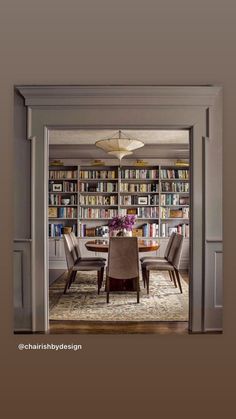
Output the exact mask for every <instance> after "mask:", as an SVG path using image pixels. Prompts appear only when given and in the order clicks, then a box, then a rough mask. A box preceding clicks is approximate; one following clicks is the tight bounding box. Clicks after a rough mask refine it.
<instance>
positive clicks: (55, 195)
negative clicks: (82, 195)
mask: <svg viewBox="0 0 236 419" xmlns="http://www.w3.org/2000/svg"><path fill="white" fill-rule="evenodd" d="M48 220H49V226H48V234H49V237H51V238H58V237H62V234H63V232H64V231H65V228H66V227H70V228H72V231H74V233H75V234H76V235H77V234H78V167H77V166H49V179H48Z"/></svg>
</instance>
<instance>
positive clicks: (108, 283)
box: [106, 276, 110, 304]
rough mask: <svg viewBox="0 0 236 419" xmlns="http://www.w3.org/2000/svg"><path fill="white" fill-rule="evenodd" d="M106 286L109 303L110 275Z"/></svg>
mask: <svg viewBox="0 0 236 419" xmlns="http://www.w3.org/2000/svg"><path fill="white" fill-rule="evenodd" d="M106 288H107V304H108V303H109V293H110V279H109V276H107V278H106Z"/></svg>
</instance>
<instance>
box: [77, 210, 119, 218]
mask: <svg viewBox="0 0 236 419" xmlns="http://www.w3.org/2000/svg"><path fill="white" fill-rule="evenodd" d="M117 215H118V211H117V209H107V208H80V218H87V219H88V218H112V217H116V216H117Z"/></svg>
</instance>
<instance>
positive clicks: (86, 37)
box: [0, 0, 236, 419]
mask: <svg viewBox="0 0 236 419" xmlns="http://www.w3.org/2000/svg"><path fill="white" fill-rule="evenodd" d="M14 3H15V7H14V6H13V2H9V1H5V0H3V1H2V3H1V4H2V7H1V15H0V19H1V42H0V60H1V66H0V73H1V77H0V142H1V143H0V146H1V153H0V173H1V175H0V179H1V180H3V179H4V181H3V182H2V185H1V197H2V199H1V206H0V212H1V217H0V220H1V223H2V226H1V232H4V233H5V234H4V240H2V241H1V243H0V246H1V249H0V255H1V260H0V263H1V276H2V278H3V280H2V282H1V293H0V310H1V340H2V341H4V343H5V344H4V346H2V347H1V351H2V354H3V350H4V349H5V353H4V354H3V356H2V359H3V360H4V359H5V355H6V356H9V351H10V355H11V362H10V363H9V362H6V363H5V368H2V377H4V380H5V381H4V388H5V390H6V392H5V394H4V401H3V402H2V405H1V408H2V409H4V406H5V409H6V414H5V417H7V416H9V417H12V418H13V417H18V416H21V413H22V412H23V410H24V411H25V412H24V417H25V418H27V419H28V418H31V417H32V416H34V417H45V403H44V401H46V402H47V406H48V407H47V411H48V412H50V411H51V410H52V411H53V412H54V414H55V415H58V416H61V417H68V414H69V415H71V417H73V416H76V414H78V404H77V403H75V400H78V399H79V409H80V413H81V415H82V414H83V412H84V416H86V415H87V416H90V417H91V418H92V417H98V416H99V414H102V415H103V417H104V419H105V418H108V417H110V410H109V409H107V411H105V410H104V397H103V396H104V386H103V385H101V383H102V384H103V381H104V380H106V379H107V382H109V380H110V378H111V375H110V374H109V373H108V372H107V368H105V367H104V365H109V366H112V368H111V370H112V376H113V377H114V376H116V377H120V363H117V364H116V365H115V364H114V362H113V361H114V352H115V351H119V357H120V359H122V362H123V370H122V371H126V372H125V376H124V378H125V379H126V380H124V378H123V377H122V393H121V396H122V397H124V399H123V400H125V403H120V404H117V403H116V412H115V413H114V414H115V416H116V417H124V418H126V417H127V415H129V417H130V415H132V414H133V415H135V414H136V416H140V417H147V416H149V417H150V418H151V417H155V414H156V411H158V413H159V414H160V415H161V412H163V416H166V417H176V416H178V414H179V416H181V417H182V418H185V417H186V418H188V417H189V415H192V417H201V418H204V419H205V418H209V417H210V416H212V417H217V416H219V417H222V418H223V417H231V416H232V411H234V409H235V396H234V392H233V391H232V389H233V386H232V381H231V379H230V378H233V373H234V371H233V370H234V369H235V323H236V311H235V295H236V281H235V275H234V274H233V273H234V272H236V258H235V238H234V234H233V227H234V225H235V222H234V221H233V222H232V220H235V207H236V194H235V193H234V192H232V182H234V179H235V155H236V143H235V140H234V137H235V134H234V133H235V97H236V77H235V74H236V55H235V38H236V25H235V1H234V0H226V1H222V0H207V1H206V0H198V1H189V0H179V1H172V2H171V1H160V0H156V1H148V2H146V1H140V0H129V1H127V0H125V1H124V0H120V1H119V2H111V1H110V0H109V1H108V0H102V1H99V2H98V1H92V2H91V1H88V2H85V1H81V0H78V1H70V2H58V0H51V1H50V2H48V0H41V1H40V2H37V5H36V2H30V1H28V0H22V1H21V2H14ZM114 3H115V7H114ZM52 28H53V30H52ZM24 83H25V84H52V83H54V84H63V83H64V84H69V83H71V84H107V83H108V84H112V83H114V84H164V85H166V84H180V85H181V84H222V85H223V87H224V152H223V153H224V201H223V202H224V208H223V211H224V282H225V287H224V303H225V309H224V328H225V334H224V335H223V336H208V337H206V336H203V337H202V336H192V337H190V338H189V336H179V337H177V336H176V335H173V336H168V337H165V336H161V337H160V338H157V337H154V336H148V335H145V337H144V336H142V335H139V336H138V335H137V336H135V337H131V336H123V337H122V345H120V344H119V343H120V342H121V341H120V339H121V338H120V336H118V337H110V336H108V337H103V338H102V339H101V338H100V339H99V344H98V336H89V337H85V336H83V337H79V338H76V341H77V342H79V343H83V344H84V347H85V350H84V351H83V353H82V356H83V362H81V354H79V358H78V357H77V355H78V354H77V353H75V354H71V355H76V358H77V363H76V367H75V362H74V356H69V357H68V352H64V353H61V354H60V375H61V377H62V379H63V378H66V379H68V374H70V373H71V371H72V369H73V372H78V373H79V375H80V377H81V376H82V377H83V380H78V375H77V374H71V377H70V379H71V382H73V377H72V375H73V376H74V377H75V378H74V382H73V385H72V386H71V395H70V396H69V402H70V403H58V399H59V398H60V396H61V388H62V387H61V380H59V382H58V384H57V383H56V382H55V383H54V384H55V385H54V389H53V388H52V385H51V377H52V376H55V375H56V374H57V372H58V365H59V364H58V362H54V361H55V354H53V353H51V354H49V353H47V354H44V355H45V356H43V354H42V353H38V352H37V354H35V353H32V352H31V354H29V353H23V354H22V353H19V351H18V353H17V352H16V349H15V343H16V340H15V339H14V340H13V337H12V333H11V331H12V315H11V314H12V308H11V303H10V302H11V301H12V272H13V264H12V240H13V231H12V227H11V226H12V220H13V205H14V204H13V198H14V197H13V193H12V186H13V175H12V173H13V167H14V166H13V153H12V149H13V85H14V84H24ZM3 320H4V321H3ZM20 340H22V338H19V339H18V340H17V341H20ZM45 340H46V341H55V340H56V339H55V337H53V336H50V339H48V337H46V338H45ZM64 340H66V339H63V341H64ZM37 341H40V342H41V341H42V337H39V336H38V337H37ZM69 341H70V338H69ZM57 343H58V339H57ZM108 346H109V351H108V350H107V347H108ZM173 348H174V349H175V355H176V357H175V356H174V355H173ZM134 353H135V354H136V355H135V356H134ZM56 355H57V354H56ZM98 356H99V362H98ZM42 357H43V365H44V370H43V381H44V384H43V388H44V392H43V393H42V386H41V385H39V383H36V382H35V386H36V391H35V392H34V396H33V402H34V405H35V406H36V405H37V412H35V409H34V408H33V407H31V405H30V399H32V397H31V396H32V393H31V391H32V374H33V375H34V377H35V376H36V375H37V374H39V375H40V376H41V374H42V362H35V360H36V358H37V361H38V360H40V361H42ZM29 358H30V359H31V361H32V363H31V364H30V366H31V367H32V368H31V371H32V374H30V373H29V372H28V370H27V365H29ZM136 359H139V360H140V359H145V360H146V361H145V362H141V363H139V365H138V367H137V362H136ZM132 360H133V361H132ZM160 360H161V362H160ZM171 360H172V361H171ZM88 365H89V366H91V368H89V373H88ZM167 365H168V368H167ZM53 367H54V368H55V369H54V370H53ZM137 368H138V374H139V377H141V379H145V378H146V377H147V372H148V373H149V372H151V374H149V379H148V380H146V388H147V390H148V392H149V393H148V394H147V393H146V394H145V396H147V403H136V401H135V402H134V399H133V398H132V397H131V399H130V402H128V399H127V394H130V387H131V386H134V388H135V396H136V397H137V398H139V397H140V400H141V398H142V399H143V397H144V393H143V387H142V386H140V383H139V381H138V380H137V386H136V383H135V382H134V379H135V378H136V377H137ZM216 368H217V370H216ZM92 370H93V371H95V373H94V374H93V380H91V374H90V372H91V371H92ZM101 374H102V377H104V380H101ZM19 376H21V377H24V379H23V380H21V383H20V386H19ZM75 381H76V383H75ZM170 383H172V387H173V388H175V391H172V392H171V396H170V393H169V391H165V390H166V389H167V388H168V389H169V385H170ZM74 384H75V385H74ZM114 386H115V387H114V388H115V390H117V391H119V392H120V390H121V387H120V382H119V387H118V384H116V383H115V384H114ZM85 388H89V390H90V392H91V391H92V392H93V394H94V398H93V401H94V403H91V397H90V392H88V395H87V396H86V393H85V392H84V389H85ZM114 388H112V390H109V389H108V390H107V396H108V398H110V397H111V401H114V392H113V393H112V391H113V390H114ZM183 389H184V390H183ZM7 390H8V391H7ZM183 391H184V395H185V396H184V397H185V402H184V403H183ZM63 392H64V393H65V389H64V387H63ZM37 394H38V396H37ZM48 394H50V400H49V397H48ZM79 394H84V395H85V397H84V398H83V400H82V399H81V397H79V396H78V395H79ZM26 395H27V403H26V404H25V408H23V407H22V406H23V403H22V398H23V400H24V399H25V396H26ZM158 395H159V397H158ZM161 396H162V397H161ZM55 400H56V401H57V403H55ZM170 400H171V403H170ZM157 402H158V403H157ZM131 403H132V406H131ZM187 403H188V404H187ZM101 404H102V406H101ZM124 404H125V410H124ZM26 406H27V407H26ZM26 409H27V411H26ZM156 409H158V410H156ZM101 412H102V413H101ZM180 412H181V415H180ZM190 412H191V413H190ZM46 416H47V413H46ZM49 416H50V413H49Z"/></svg>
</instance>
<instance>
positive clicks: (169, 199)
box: [161, 194, 189, 205]
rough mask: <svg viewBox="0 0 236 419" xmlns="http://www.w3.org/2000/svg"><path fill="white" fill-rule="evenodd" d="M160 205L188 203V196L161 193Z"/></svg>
mask: <svg viewBox="0 0 236 419" xmlns="http://www.w3.org/2000/svg"><path fill="white" fill-rule="evenodd" d="M161 205H189V197H188V196H184V197H182V196H180V195H179V194H165V195H161Z"/></svg>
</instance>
